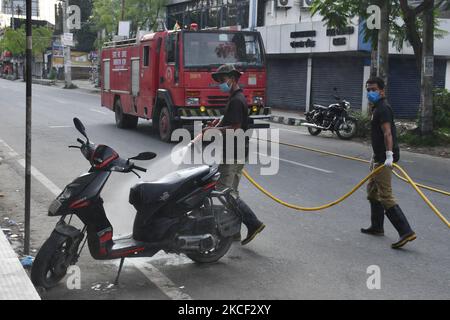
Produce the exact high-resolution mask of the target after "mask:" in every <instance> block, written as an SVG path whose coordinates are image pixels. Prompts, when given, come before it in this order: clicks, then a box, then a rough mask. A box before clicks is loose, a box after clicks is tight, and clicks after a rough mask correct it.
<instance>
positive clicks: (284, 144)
mask: <svg viewBox="0 0 450 320" xmlns="http://www.w3.org/2000/svg"><path fill="white" fill-rule="evenodd" d="M260 140H261V141H265V142H271V143H274V142H273V141H270V140H263V139H260ZM277 143H278V144H280V145H283V146H288V147H293V148H297V149H303V150H308V151H312V152H316V153H321V154H325V155H329V156H334V157H339V158H343V159H347V160H353V161H359V162H364V163H369V162H370V161H367V160H365V159H361V158H356V157H351V156H346V155H343V154H339V153H334V152H329V151H324V150H319V149H314V148H310V147H305V146H300V145H296V144H290V143H285V142H277ZM393 173H394V175H395V176H396V177H397V178H399V179H400V180H403V181H404V182H406V183H410V182H409V181H408V179H406V178H404V177H402V176H400V175H399V174H398V173H397V172H395V171H394V170H393ZM416 186H418V187H419V188H422V189H426V190H429V191H432V192H436V193H440V194H442V195H445V196H450V192H448V191H444V190H440V189H437V188H433V187H430V186H426V185H423V184H420V183H416Z"/></svg>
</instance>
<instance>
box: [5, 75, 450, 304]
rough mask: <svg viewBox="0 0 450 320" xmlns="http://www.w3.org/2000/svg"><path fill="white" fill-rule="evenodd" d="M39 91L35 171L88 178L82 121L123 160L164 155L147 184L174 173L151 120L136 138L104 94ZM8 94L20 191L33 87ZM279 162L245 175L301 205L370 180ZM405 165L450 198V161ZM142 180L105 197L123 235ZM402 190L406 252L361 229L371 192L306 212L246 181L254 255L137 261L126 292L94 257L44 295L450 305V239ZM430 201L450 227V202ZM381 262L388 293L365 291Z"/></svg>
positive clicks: (114, 183)
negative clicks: (270, 171)
mask: <svg viewBox="0 0 450 320" xmlns="http://www.w3.org/2000/svg"><path fill="white" fill-rule="evenodd" d="M33 93H34V98H33V154H32V161H33V166H34V167H35V168H36V169H37V170H39V171H40V172H41V173H42V175H43V176H45V177H46V178H48V179H49V180H50V181H51V182H53V183H54V184H55V185H56V186H57V187H58V188H63V187H64V186H65V185H66V184H67V183H69V182H70V181H71V180H72V179H74V178H75V177H76V176H78V175H79V174H81V173H83V172H86V170H87V169H88V164H87V162H86V160H84V159H83V158H82V157H81V155H80V154H79V153H78V152H77V151H74V150H69V149H67V146H68V145H69V144H73V142H74V141H75V139H76V138H77V137H78V136H79V135H78V134H77V132H76V131H75V129H74V128H73V125H72V118H73V117H75V116H76V117H79V118H80V119H81V120H82V121H83V122H84V123H85V125H86V127H87V130H88V133H89V136H90V137H91V139H92V140H93V141H95V142H97V143H102V144H107V145H110V146H112V147H113V148H114V149H115V150H117V151H118V152H119V153H120V154H121V155H122V156H124V157H125V156H132V155H135V154H137V153H139V152H142V151H153V152H156V153H157V154H158V158H157V159H155V160H153V161H151V162H148V163H145V165H144V166H146V167H147V168H148V170H149V172H148V173H147V174H144V175H143V179H144V180H153V179H156V178H159V177H162V176H163V175H164V174H166V173H168V172H171V171H172V170H174V169H175V167H174V166H171V165H170V164H169V161H168V159H169V157H170V152H171V150H172V148H173V145H168V144H164V143H162V142H160V141H159V140H158V139H157V137H156V136H155V135H153V134H152V133H151V124H150V123H149V122H147V121H140V122H139V125H138V128H137V129H136V130H131V131H127V130H120V129H118V128H116V127H115V124H114V115H113V113H112V112H110V111H109V110H107V109H104V108H101V107H100V106H99V101H100V98H99V96H98V95H96V94H89V93H86V92H83V91H80V90H64V89H59V88H54V87H44V86H34V87H33ZM0 96H1V99H0V112H1V115H0V139H2V140H3V141H4V142H5V143H7V144H8V145H9V146H10V147H11V148H12V149H14V150H15V151H16V152H17V153H18V155H17V156H8V153H7V152H6V153H5V152H3V154H4V157H5V158H6V159H5V163H6V164H7V165H9V166H10V167H11V171H12V172H13V173H14V174H15V176H16V177H17V178H16V179H15V181H10V182H6V183H11V184H17V185H18V186H19V187H21V186H22V184H23V178H22V176H23V168H22V167H21V166H20V165H19V164H18V163H17V161H16V160H17V158H20V157H23V155H24V141H25V138H24V133H25V129H24V127H25V126H24V123H25V107H24V105H25V86H24V84H23V83H21V82H10V81H6V80H2V79H0ZM272 127H273V128H279V129H280V138H281V141H283V142H289V143H295V144H300V145H305V146H311V147H314V148H317V149H322V150H327V151H332V152H338V153H343V154H348V155H352V156H358V157H362V158H366V159H368V158H369V156H370V155H371V151H370V147H369V146H368V145H363V144H361V143H356V142H347V141H340V140H338V139H337V138H336V137H333V136H330V135H326V136H319V137H311V136H309V135H308V134H307V131H306V130H305V129H303V128H296V127H287V126H283V125H275V124H273V125H272ZM0 148H2V146H0ZM5 154H6V156H5ZM277 158H279V159H280V169H279V172H278V174H277V175H275V176H260V175H259V172H260V170H259V169H260V167H259V166H257V165H250V166H248V171H249V173H250V174H251V175H252V176H253V177H255V178H256V179H257V181H258V182H260V183H261V184H262V185H263V186H264V187H266V188H267V189H269V190H270V191H271V192H273V193H274V194H275V195H277V196H279V197H280V198H282V199H283V200H285V201H287V202H291V203H295V204H299V205H305V206H316V205H321V204H324V203H327V202H329V201H332V200H335V199H336V198H338V197H340V196H341V195H343V194H344V193H346V192H347V191H348V190H350V189H351V188H352V187H353V186H354V185H355V184H356V183H357V182H359V181H360V180H361V179H362V178H363V177H364V176H365V175H367V174H368V168H367V166H365V165H364V164H361V163H359V162H353V161H348V160H344V159H339V158H335V157H330V156H325V155H320V154H317V153H313V152H309V151H304V150H298V149H293V148H289V147H284V146H280V153H279V155H278V156H277ZM401 165H402V166H403V167H404V168H405V169H406V170H407V171H408V172H409V173H410V175H411V176H412V177H413V178H414V179H415V180H416V181H417V182H420V183H424V184H428V185H432V186H435V187H438V188H442V189H445V190H450V175H449V169H450V160H448V159H442V158H436V157H431V156H427V155H422V154H413V153H408V152H403V153H402V161H401ZM137 181H138V179H137V177H135V176H134V175H132V174H129V175H123V174H115V175H113V177H112V179H111V180H110V182H108V184H107V185H106V188H105V190H104V192H103V198H104V199H105V207H106V210H107V214H108V217H109V219H110V220H111V222H112V224H113V226H114V230H115V232H116V233H119V234H126V233H130V232H131V228H132V223H133V218H134V211H133V207H132V206H131V205H129V204H128V190H129V188H130V187H131V186H132V185H133V184H134V183H136V182H137ZM1 183H2V184H3V183H4V182H3V181H2V182H1ZM32 187H33V192H32V197H33V202H32V207H33V213H32V221H33V225H32V231H33V234H32V240H33V247H35V248H38V247H39V246H40V245H41V244H42V243H43V241H44V240H45V238H46V237H47V236H48V235H49V234H50V232H51V230H52V228H53V226H54V224H55V223H56V219H51V218H49V217H47V216H46V209H47V207H48V205H49V204H50V202H51V201H52V199H53V195H52V193H51V192H49V191H48V190H47V188H45V187H44V186H43V185H42V184H41V183H40V182H39V181H37V180H35V179H33V182H32ZM394 191H395V195H396V197H397V199H398V201H399V204H400V205H401V207H402V208H403V210H404V212H405V213H406V215H407V216H408V218H409V220H410V223H411V225H412V226H413V228H414V229H415V231H416V233H417V235H418V239H417V240H416V241H415V242H413V243H411V244H408V245H407V247H405V249H403V250H398V251H395V250H392V249H390V243H391V242H393V241H395V240H396V239H397V234H396V232H395V230H394V229H393V227H392V226H391V225H390V223H389V222H388V221H387V220H386V226H385V231H386V236H385V237H377V238H374V237H370V236H367V235H363V234H361V233H360V232H359V229H360V228H361V227H367V226H368V224H369V206H368V202H367V201H366V200H365V192H364V190H359V191H357V192H356V193H355V194H354V195H353V196H352V197H351V198H349V199H348V200H347V201H345V202H344V203H342V204H340V205H338V206H335V207H333V208H330V209H327V210H325V211H322V212H319V213H305V212H297V211H294V210H291V209H288V208H285V207H282V206H280V205H278V204H276V203H274V202H273V201H272V200H270V199H268V198H267V197H265V196H264V195H262V194H261V193H259V191H257V190H256V189H255V188H254V187H253V186H252V185H250V184H249V183H248V182H247V181H246V180H243V181H242V184H241V196H242V197H243V198H244V199H245V200H246V201H247V202H248V204H249V205H250V206H251V207H252V208H253V209H254V211H255V212H256V213H257V215H258V216H259V217H260V219H261V220H263V221H264V222H265V223H266V225H267V228H266V229H265V230H264V232H263V233H262V234H261V235H260V236H258V237H257V238H256V239H255V240H254V241H253V242H252V243H250V244H249V245H248V246H245V247H243V246H240V245H238V244H234V245H233V247H232V249H231V251H230V252H229V253H228V255H227V256H225V257H224V258H223V259H222V260H221V261H220V262H219V263H216V264H213V265H197V264H194V263H192V262H191V261H190V260H189V259H187V258H185V257H177V256H174V255H165V254H163V253H160V254H158V255H157V256H155V257H153V258H151V259H144V260H139V261H137V263H136V264H133V263H132V262H128V263H127V264H126V266H125V268H124V270H123V273H122V276H121V283H120V285H119V286H118V287H111V286H110V284H111V282H112V281H113V280H114V277H115V272H116V269H117V263H116V262H98V261H95V260H93V259H92V258H91V257H90V256H89V253H88V250H85V251H84V254H83V256H82V258H81V260H80V263H79V266H80V270H81V289H79V290H69V289H68V288H67V287H66V285H65V282H64V281H63V282H62V283H61V285H60V286H58V287H56V288H54V289H53V290H50V291H48V292H45V293H43V295H42V297H43V298H44V299H171V298H177V297H178V298H180V297H181V298H192V299H196V300H197V299H438V298H443V299H449V298H450V269H449V268H448V266H449V265H450V251H449V243H450V230H449V229H447V228H446V227H445V225H444V224H443V223H442V222H441V221H440V220H439V219H438V218H437V217H436V216H435V215H434V214H433V212H432V211H431V210H430V209H429V208H428V207H427V206H426V204H425V203H424V202H423V201H422V200H421V199H420V198H419V196H418V195H417V194H416V193H415V191H413V189H412V188H411V187H410V186H409V185H407V184H405V183H403V182H401V181H399V180H397V179H395V180H394ZM426 194H427V195H428V196H429V197H430V199H431V200H432V201H433V203H434V204H435V205H436V206H437V207H438V208H440V209H441V211H442V212H443V213H444V214H446V216H447V217H448V218H450V201H449V199H448V197H445V196H442V195H438V194H433V193H430V192H426ZM243 233H244V235H245V230H244V232H243ZM373 265H376V266H378V267H379V268H380V272H381V289H379V290H377V289H375V290H369V289H368V287H367V280H368V278H369V276H370V274H368V273H367V269H368V267H369V266H373ZM139 266H140V267H139ZM142 266H144V267H142ZM146 266H147V267H146ZM168 288H169V289H168Z"/></svg>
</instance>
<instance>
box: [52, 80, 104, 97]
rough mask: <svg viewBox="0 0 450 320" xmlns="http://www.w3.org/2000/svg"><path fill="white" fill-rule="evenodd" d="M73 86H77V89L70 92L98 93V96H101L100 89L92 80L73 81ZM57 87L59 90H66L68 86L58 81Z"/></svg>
mask: <svg viewBox="0 0 450 320" xmlns="http://www.w3.org/2000/svg"><path fill="white" fill-rule="evenodd" d="M72 84H74V85H75V86H77V89H70V90H81V91H84V92H87V93H98V94H100V91H101V90H100V88H96V87H95V86H94V84H93V83H92V82H91V81H90V80H72ZM55 85H56V86H57V87H59V88H64V86H65V85H66V84H65V82H64V81H62V80H56V82H55ZM68 90H69V89H68Z"/></svg>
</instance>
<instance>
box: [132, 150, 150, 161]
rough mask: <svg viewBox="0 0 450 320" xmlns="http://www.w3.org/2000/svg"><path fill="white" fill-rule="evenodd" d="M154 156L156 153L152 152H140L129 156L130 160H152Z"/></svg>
mask: <svg viewBox="0 0 450 320" xmlns="http://www.w3.org/2000/svg"><path fill="white" fill-rule="evenodd" d="M154 158H156V153H154V152H142V153H139V154H138V155H137V156H135V157H133V158H130V160H142V161H143V160H152V159H154Z"/></svg>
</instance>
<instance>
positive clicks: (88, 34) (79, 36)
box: [69, 0, 97, 52]
mask: <svg viewBox="0 0 450 320" xmlns="http://www.w3.org/2000/svg"><path fill="white" fill-rule="evenodd" d="M69 4H70V5H77V6H79V7H80V10H81V29H80V30H76V31H74V38H75V39H76V42H77V44H76V46H75V48H74V49H75V50H78V51H84V52H89V51H92V50H94V44H95V40H96V39H97V28H96V25H95V23H94V21H93V19H92V10H93V7H94V1H93V0H70V1H69Z"/></svg>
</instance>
